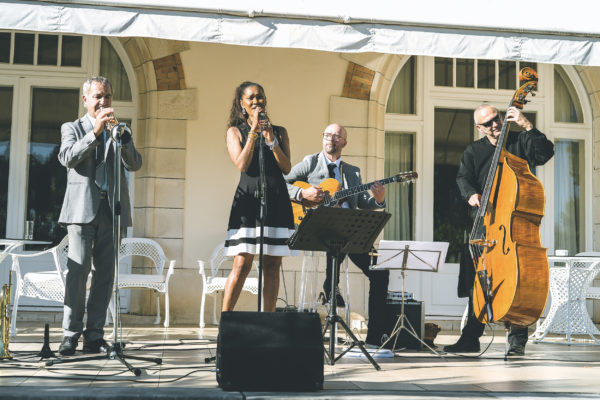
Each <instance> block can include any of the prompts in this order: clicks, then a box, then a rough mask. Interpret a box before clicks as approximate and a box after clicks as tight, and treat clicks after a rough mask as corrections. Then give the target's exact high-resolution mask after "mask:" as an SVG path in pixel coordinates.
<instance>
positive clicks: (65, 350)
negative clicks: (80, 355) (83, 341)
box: [58, 336, 79, 356]
mask: <svg viewBox="0 0 600 400" xmlns="http://www.w3.org/2000/svg"><path fill="white" fill-rule="evenodd" d="M78 343H79V340H78V338H77V337H75V336H64V337H63V340H62V343H61V344H60V346H59V347H58V352H59V353H60V354H61V355H62V356H72V355H73V354H75V349H76V348H77V344H78Z"/></svg>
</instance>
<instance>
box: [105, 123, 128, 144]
mask: <svg viewBox="0 0 600 400" xmlns="http://www.w3.org/2000/svg"><path fill="white" fill-rule="evenodd" d="M125 133H128V134H130V135H131V129H129V127H128V126H127V124H126V123H125V122H119V123H118V124H117V125H115V127H114V128H112V130H111V132H110V135H111V138H112V140H114V141H116V140H117V139H121V137H122V136H123V135H124V134H125Z"/></svg>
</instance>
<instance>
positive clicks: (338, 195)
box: [328, 173, 414, 204]
mask: <svg viewBox="0 0 600 400" xmlns="http://www.w3.org/2000/svg"><path fill="white" fill-rule="evenodd" d="M413 178H414V173H407V174H399V175H394V176H390V177H389V178H384V179H381V180H377V181H373V182H369V183H365V184H363V185H358V186H354V187H351V188H348V189H344V190H340V191H338V192H335V194H334V195H333V197H332V198H331V200H330V201H329V203H335V202H336V201H339V200H341V199H343V198H346V197H350V196H353V195H355V194H358V193H362V192H366V191H367V190H369V188H370V187H371V186H372V185H373V184H374V183H375V182H379V183H381V184H382V185H387V184H388V183H392V182H406V181H410V180H412V179H413ZM329 203H328V204H329Z"/></svg>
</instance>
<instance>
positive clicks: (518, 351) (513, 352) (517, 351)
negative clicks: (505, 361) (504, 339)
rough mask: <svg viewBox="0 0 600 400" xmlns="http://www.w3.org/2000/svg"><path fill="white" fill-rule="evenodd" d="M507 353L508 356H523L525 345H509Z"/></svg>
mask: <svg viewBox="0 0 600 400" xmlns="http://www.w3.org/2000/svg"><path fill="white" fill-rule="evenodd" d="M507 355H509V356H524V355H525V346H521V345H518V344H514V345H511V346H510V347H509V349H508V353H507Z"/></svg>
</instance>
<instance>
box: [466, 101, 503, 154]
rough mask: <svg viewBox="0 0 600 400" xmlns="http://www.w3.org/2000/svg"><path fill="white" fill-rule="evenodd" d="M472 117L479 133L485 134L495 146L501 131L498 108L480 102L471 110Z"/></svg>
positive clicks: (500, 118)
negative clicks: (473, 110)
mask: <svg viewBox="0 0 600 400" xmlns="http://www.w3.org/2000/svg"><path fill="white" fill-rule="evenodd" d="M473 119H474V120H475V127H476V128H477V130H478V131H479V133H481V134H483V135H485V136H487V138H488V139H489V141H490V143H491V144H493V145H494V146H495V145H496V142H497V141H498V137H499V136H500V133H501V132H502V117H501V116H500V113H499V112H498V109H497V108H496V107H494V106H492V105H491V104H482V105H480V106H479V107H477V108H476V109H475V112H473Z"/></svg>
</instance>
